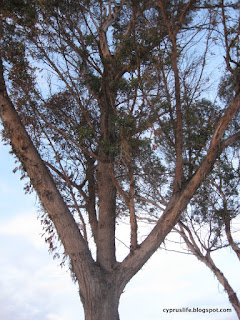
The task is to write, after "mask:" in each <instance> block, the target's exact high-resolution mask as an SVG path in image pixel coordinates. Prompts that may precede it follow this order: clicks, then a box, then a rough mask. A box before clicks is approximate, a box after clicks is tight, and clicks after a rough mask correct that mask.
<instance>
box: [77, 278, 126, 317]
mask: <svg viewBox="0 0 240 320" xmlns="http://www.w3.org/2000/svg"><path fill="white" fill-rule="evenodd" d="M88 280H89V282H88V287H87V288H86V289H87V290H84V289H82V288H81V291H80V297H81V301H82V303H83V308H84V312H85V320H103V319H104V320H108V319H109V320H119V314H118V306H119V299H120V295H121V289H120V287H119V286H118V285H117V282H116V281H115V279H114V277H113V276H112V275H111V274H102V276H98V277H97V278H95V277H91V279H88Z"/></svg>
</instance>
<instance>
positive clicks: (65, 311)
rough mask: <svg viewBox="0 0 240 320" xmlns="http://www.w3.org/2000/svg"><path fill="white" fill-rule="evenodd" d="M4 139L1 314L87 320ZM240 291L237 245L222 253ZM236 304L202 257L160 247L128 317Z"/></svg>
mask: <svg viewBox="0 0 240 320" xmlns="http://www.w3.org/2000/svg"><path fill="white" fill-rule="evenodd" d="M8 151H9V148H8V147H6V146H3V144H2V143H1V144H0V161H1V162H0V163H1V165H0V252H1V256H0V319H4V320H16V319H18V320H81V319H84V316H83V310H82V306H81V303H80V300H79V296H78V288H77V286H76V285H74V284H73V282H72V280H71V277H70V274H69V272H68V270H67V268H65V269H64V268H60V266H59V263H60V261H57V260H53V259H52V256H51V255H49V253H48V247H47V245H46V244H45V242H44V237H42V236H41V234H42V230H41V226H40V222H39V221H38V220H37V201H36V197H35V195H34V194H31V195H25V194H24V191H23V186H24V183H25V182H24V181H19V174H18V173H15V174H13V172H12V170H13V169H14V168H15V166H16V165H15V164H14V158H13V156H12V155H9V153H8ZM214 259H215V261H217V265H219V266H221V267H222V270H223V271H224V273H225V274H226V276H227V277H228V279H229V281H230V283H232V285H233V287H234V289H235V291H237V293H238V296H240V279H239V262H238V260H237V258H236V257H235V256H234V254H233V253H231V252H230V250H229V249H227V250H224V251H221V252H217V253H216V254H215V255H214ZM182 307H196V308H197V307H198V308H231V305H230V304H229V303H228V299H227V295H226V294H225V293H224V291H223V289H222V287H221V285H220V284H218V282H217V280H216V279H215V278H214V276H213V275H212V273H211V272H210V271H209V270H208V269H207V268H206V267H205V266H204V265H203V264H201V263H200V262H198V261H197V259H196V258H195V257H192V256H186V255H182V254H177V253H173V252H166V251H164V250H158V251H157V252H156V253H155V255H154V256H153V258H152V259H151V260H150V261H149V262H148V263H147V264H146V265H145V266H144V267H143V268H142V270H140V271H139V273H138V274H137V275H136V276H135V277H134V278H133V280H132V281H131V282H130V283H129V284H128V286H127V287H126V289H125V291H124V293H123V295H122V298H121V301H120V318H121V320H132V319H138V320H160V319H161V320H175V319H176V320H188V319H189V320H190V319H191V320H192V319H193V314H191V313H181V314H179V313H172V314H166V313H164V312H163V308H182ZM195 319H196V320H203V319H204V320H206V319H207V320H216V319H218V320H234V319H236V315H235V313H234V311H233V312H232V313H229V314H226V313H212V314H202V313H195V314H194V320H195Z"/></svg>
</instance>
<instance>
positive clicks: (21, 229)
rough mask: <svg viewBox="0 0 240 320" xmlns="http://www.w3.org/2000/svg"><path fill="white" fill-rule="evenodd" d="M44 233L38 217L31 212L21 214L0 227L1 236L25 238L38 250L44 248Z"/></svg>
mask: <svg viewBox="0 0 240 320" xmlns="http://www.w3.org/2000/svg"><path fill="white" fill-rule="evenodd" d="M42 233H43V231H42V228H41V225H40V222H39V221H38V220H37V218H36V215H35V214H34V213H31V212H29V213H25V214H20V215H19V216H16V217H13V218H12V219H11V220H7V221H5V222H3V223H2V224H1V225H0V234H2V235H9V236H20V237H23V238H25V239H26V240H28V241H29V242H30V243H31V244H33V245H34V246H36V248H40V247H43V246H44V238H42V237H41V235H42Z"/></svg>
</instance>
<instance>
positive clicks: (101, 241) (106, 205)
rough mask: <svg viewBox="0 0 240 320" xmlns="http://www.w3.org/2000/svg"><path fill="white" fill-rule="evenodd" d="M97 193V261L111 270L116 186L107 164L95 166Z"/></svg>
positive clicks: (113, 249) (113, 261)
mask: <svg viewBox="0 0 240 320" xmlns="http://www.w3.org/2000/svg"><path fill="white" fill-rule="evenodd" d="M97 184H98V195H99V218H98V235H97V239H98V245H97V261H98V263H99V264H100V265H101V266H102V267H103V268H104V269H105V270H111V269H112V267H113V265H114V264H115V262H116V256H115V218H116V188H115V186H114V184H113V181H112V178H111V176H110V174H109V171H108V168H107V164H105V163H103V162H99V163H98V166H97Z"/></svg>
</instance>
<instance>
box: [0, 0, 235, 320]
mask: <svg viewBox="0 0 240 320" xmlns="http://www.w3.org/2000/svg"><path fill="white" fill-rule="evenodd" d="M218 3H219V2H218V1H217V2H215V1H212V2H211V5H210V4H206V3H205V1H196V0H195V1H194V0H189V1H186V0H176V1H163V0H159V1H147V0H145V1H144V0H143V1H129V0H128V1H127V0H126V1H124V0H121V1H117V0H114V1H110V0H109V1H100V0H99V1H93V0H86V1H71V0H63V1H54V0H48V1H45V0H41V1H40V0H39V1H38V0H34V1H28V0H21V1H17V2H16V1H2V4H1V65H0V68H1V70H0V71H1V72H0V85H1V87H0V91H1V92H0V115H1V119H2V124H3V126H4V132H3V138H4V139H5V140H6V141H7V142H8V143H10V144H11V146H12V150H13V152H14V154H15V155H16V157H17V158H18V159H19V161H20V164H21V165H20V169H21V170H22V172H23V176H27V177H29V179H30V180H29V184H28V185H27V187H26V188H27V189H28V190H31V189H32V188H34V190H35V191H36V193H37V195H38V197H39V200H40V202H41V204H42V216H41V221H42V224H43V226H44V228H45V231H46V233H47V236H46V239H47V241H48V242H49V245H50V248H51V249H52V250H55V249H56V246H57V242H58V241H60V242H61V243H62V245H63V248H64V252H65V255H66V256H68V258H69V261H70V264H71V269H72V272H73V274H74V276H75V279H76V281H77V283H78V285H79V292H80V298H81V301H82V303H83V306H84V311H85V317H86V319H87V320H90V319H91V320H93V319H94V320H96V319H119V314H118V304H119V299H120V296H121V293H122V292H123V289H124V288H125V286H126V284H127V283H128V282H129V281H130V280H131V278H132V277H133V276H134V275H135V274H136V273H137V272H138V271H139V270H140V269H141V267H142V266H143V265H144V264H145V263H146V262H147V261H148V259H149V258H150V257H151V256H152V254H153V253H154V252H155V251H156V250H157V249H158V248H159V246H160V245H161V244H162V242H163V241H164V239H165V238H166V236H167V235H168V233H169V232H170V231H171V230H172V228H173V227H174V226H175V225H176V223H177V222H178V221H179V219H180V217H181V214H182V213H183V211H184V210H185V208H186V207H187V205H188V204H189V202H190V200H191V199H192V198H193V196H194V194H195V193H196V191H197V189H198V188H199V186H200V185H201V184H202V183H204V181H205V180H206V177H207V175H208V174H209V173H210V172H211V170H212V169H213V167H214V164H215V162H216V161H217V158H218V157H219V155H220V154H221V152H223V151H224V150H225V149H226V148H227V147H229V145H232V144H234V143H236V141H237V140H238V138H239V132H238V129H237V128H236V129H235V130H234V131H233V132H231V134H230V135H228V136H224V134H225V131H226V129H227V128H228V127H229V124H230V123H232V121H235V120H234V119H235V118H236V115H237V112H238V110H239V107H240V96H239V92H238V90H236V94H235V95H234V97H233V98H232V99H231V101H229V102H228V104H227V105H226V106H222V105H218V106H216V105H215V104H213V103H209V102H206V100H204V99H203V90H206V88H207V78H208V77H209V75H208V74H207V71H206V70H207V69H206V66H207V63H208V58H209V56H210V54H211V51H210V50H211V48H212V46H213V44H214V41H215V40H214V38H213V37H212V34H213V29H214V28H215V27H216V25H218V24H219V21H218V20H217V18H216V17H217V11H218V10H219V9H221V6H219V4H218ZM225 5H226V6H229V4H227V3H226V4H225ZM225 5H224V4H223V5H222V6H225ZM230 7H231V8H232V10H236V8H235V6H234V5H233V4H230ZM223 39H224V37H223ZM199 44H200V45H199ZM228 49H229V48H228ZM228 51H229V50H228ZM227 60H228V61H229V64H230V65H231V64H232V62H231V61H230V59H229V57H228V58H227ZM235 74H236V73H235ZM43 79H44V80H43ZM234 81H235V82H234V83H235V84H237V81H236V80H234ZM194 112H199V114H200V115H202V114H205V116H204V119H205V118H206V117H207V115H211V119H209V121H208V122H206V121H205V122H204V123H203V124H202V123H200V124H199V129H198V131H197V134H196V131H195V132H193V131H192V127H191V125H189V122H190V123H191V119H194V117H193V118H191V114H193V113H194ZM195 127H196V126H195ZM204 132H205V134H203V133H204ZM200 134H201V137H199V135H200ZM149 215H154V216H157V217H158V221H157V222H156V225H155V226H154V227H153V228H152V230H151V231H150V232H149V234H148V235H147V236H144V237H143V234H142V233H141V228H140V223H139V221H140V219H142V218H144V217H146V216H149ZM122 219H128V221H129V231H130V239H129V244H128V246H129V252H128V254H127V255H126V257H124V258H123V259H119V258H118V257H117V253H116V226H117V225H118V224H120V223H121V220H122ZM140 236H141V237H140ZM126 241H128V240H127V239H126V240H125V242H126Z"/></svg>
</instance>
